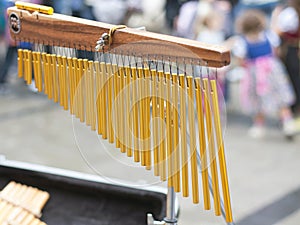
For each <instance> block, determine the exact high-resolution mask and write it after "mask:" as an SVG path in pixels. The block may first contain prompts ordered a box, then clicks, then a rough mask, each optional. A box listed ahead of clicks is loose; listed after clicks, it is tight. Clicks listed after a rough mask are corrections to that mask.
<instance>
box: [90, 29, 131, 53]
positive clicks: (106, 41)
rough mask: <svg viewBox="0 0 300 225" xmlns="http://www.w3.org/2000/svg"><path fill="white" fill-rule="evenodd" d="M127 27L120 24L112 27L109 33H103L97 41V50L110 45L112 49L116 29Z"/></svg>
mask: <svg viewBox="0 0 300 225" xmlns="http://www.w3.org/2000/svg"><path fill="white" fill-rule="evenodd" d="M124 28H126V26H125V25H118V26H114V27H112V28H110V30H109V32H108V33H103V34H102V35H101V37H100V38H99V40H98V41H97V45H96V47H95V50H96V51H100V50H103V49H104V47H105V46H108V49H110V46H111V45H112V43H113V35H114V33H115V32H116V30H119V29H124Z"/></svg>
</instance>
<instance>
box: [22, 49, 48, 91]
mask: <svg viewBox="0 0 300 225" xmlns="http://www.w3.org/2000/svg"><path fill="white" fill-rule="evenodd" d="M42 61H43V74H44V93H45V94H46V95H48V66H47V57H46V53H45V52H43V53H42ZM25 70H26V69H25ZM24 78H25V75H24Z"/></svg>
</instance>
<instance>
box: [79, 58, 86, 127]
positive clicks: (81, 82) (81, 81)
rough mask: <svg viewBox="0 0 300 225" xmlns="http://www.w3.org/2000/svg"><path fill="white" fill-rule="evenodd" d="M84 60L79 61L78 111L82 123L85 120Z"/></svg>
mask: <svg viewBox="0 0 300 225" xmlns="http://www.w3.org/2000/svg"><path fill="white" fill-rule="evenodd" d="M83 77H84V76H83V60H82V59H78V85H77V89H78V93H77V94H78V110H79V119H80V122H82V123H83V122H84V120H85V110H84V93H83V91H84V78H83Z"/></svg>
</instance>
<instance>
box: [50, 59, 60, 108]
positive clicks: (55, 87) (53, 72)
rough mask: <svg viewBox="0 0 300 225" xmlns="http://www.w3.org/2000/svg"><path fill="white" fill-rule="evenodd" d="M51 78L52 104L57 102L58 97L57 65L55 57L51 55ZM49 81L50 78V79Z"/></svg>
mask: <svg viewBox="0 0 300 225" xmlns="http://www.w3.org/2000/svg"><path fill="white" fill-rule="evenodd" d="M51 67H52V69H51V76H52V82H53V93H54V96H53V100H54V102H58V96H59V93H58V89H59V87H58V78H57V70H56V69H57V63H56V55H55V54H52V55H51ZM50 79H51V78H50Z"/></svg>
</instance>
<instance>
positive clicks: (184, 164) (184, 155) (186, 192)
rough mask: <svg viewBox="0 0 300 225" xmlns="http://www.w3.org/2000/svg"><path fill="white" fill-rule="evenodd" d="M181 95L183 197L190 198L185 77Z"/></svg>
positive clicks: (182, 75)
mask: <svg viewBox="0 0 300 225" xmlns="http://www.w3.org/2000/svg"><path fill="white" fill-rule="evenodd" d="M179 82H180V86H179V95H180V149H181V168H182V169H181V171H182V195H183V197H188V196H189V183H188V152H187V140H186V130H187V126H186V119H185V118H186V85H185V75H184V74H180V75H179Z"/></svg>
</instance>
